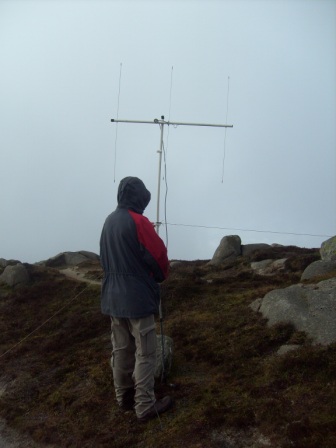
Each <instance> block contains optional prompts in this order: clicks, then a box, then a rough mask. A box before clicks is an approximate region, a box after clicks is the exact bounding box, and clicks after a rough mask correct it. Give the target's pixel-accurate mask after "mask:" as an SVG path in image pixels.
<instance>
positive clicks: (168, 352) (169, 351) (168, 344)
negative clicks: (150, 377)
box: [154, 334, 173, 380]
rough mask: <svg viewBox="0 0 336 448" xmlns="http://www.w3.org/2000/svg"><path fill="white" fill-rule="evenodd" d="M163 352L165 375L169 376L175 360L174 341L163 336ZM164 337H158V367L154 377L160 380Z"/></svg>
mask: <svg viewBox="0 0 336 448" xmlns="http://www.w3.org/2000/svg"><path fill="white" fill-rule="evenodd" d="M163 350H164V368H165V374H166V375H168V374H169V372H170V369H171V365H172V360H173V340H172V338H170V337H169V336H165V335H163ZM162 370H163V365H162V336H161V335H159V334H158V335H157V336H156V367H155V373H154V377H155V379H156V380H160V379H161V377H162Z"/></svg>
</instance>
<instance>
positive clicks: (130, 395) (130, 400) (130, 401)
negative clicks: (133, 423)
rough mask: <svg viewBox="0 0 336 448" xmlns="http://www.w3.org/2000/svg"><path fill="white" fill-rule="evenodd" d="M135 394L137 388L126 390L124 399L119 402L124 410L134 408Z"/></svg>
mask: <svg viewBox="0 0 336 448" xmlns="http://www.w3.org/2000/svg"><path fill="white" fill-rule="evenodd" d="M134 395H135V390H134V389H133V388H132V389H127V390H126V392H125V393H124V395H123V397H122V401H121V403H120V404H119V406H120V409H121V410H122V411H125V412H127V411H132V410H133V408H134V404H135V402H134Z"/></svg>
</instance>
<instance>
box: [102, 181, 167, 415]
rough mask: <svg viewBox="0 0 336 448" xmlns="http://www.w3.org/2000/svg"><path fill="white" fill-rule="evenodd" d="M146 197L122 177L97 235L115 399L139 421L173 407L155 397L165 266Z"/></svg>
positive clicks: (139, 185) (141, 188)
mask: <svg viewBox="0 0 336 448" xmlns="http://www.w3.org/2000/svg"><path fill="white" fill-rule="evenodd" d="M150 199H151V195H150V192H149V191H148V190H147V188H146V187H145V185H144V183H143V182H142V180H140V179H139V178H137V177H125V178H124V179H122V180H121V182H120V184H119V188H118V195H117V201H118V205H117V208H116V210H115V211H114V212H112V213H111V214H110V215H109V216H108V217H107V218H106V220H105V223H104V226H103V229H102V233H101V237H100V261H101V265H102V268H103V271H104V277H103V281H102V290H101V310H102V313H103V314H107V315H109V316H111V332H112V335H111V339H112V358H111V366H112V371H113V381H114V389H115V394H116V399H117V402H118V404H119V406H120V408H121V409H122V410H125V411H127V410H131V409H133V408H134V410H135V413H136V416H137V418H138V420H139V421H141V422H146V421H148V420H150V419H151V418H153V417H156V416H157V415H158V414H160V413H162V412H165V411H166V410H168V409H169V408H170V407H171V406H172V399H171V397H169V396H166V397H164V398H162V399H161V400H157V399H156V397H155V393H154V371H155V366H156V331H155V315H156V314H158V310H159V303H160V288H159V283H161V282H162V281H163V280H165V279H166V278H167V276H168V268H169V262H168V257H167V249H166V247H165V245H164V243H163V241H162V240H161V238H160V237H159V236H158V234H157V233H156V232H155V229H154V226H153V224H152V223H151V222H150V221H149V220H148V219H147V218H146V217H145V216H143V212H144V210H145V208H146V207H147V205H148V204H149V202H150Z"/></svg>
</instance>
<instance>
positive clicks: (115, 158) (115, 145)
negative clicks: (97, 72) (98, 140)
mask: <svg viewBox="0 0 336 448" xmlns="http://www.w3.org/2000/svg"><path fill="white" fill-rule="evenodd" d="M121 69H122V62H120V72H119V90H118V105H117V120H118V118H119V100H120V87H121ZM117 140H118V122H117V123H116V133H115V141H114V167H113V181H114V183H115V174H116V165H117Z"/></svg>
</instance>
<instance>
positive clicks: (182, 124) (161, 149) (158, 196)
mask: <svg viewBox="0 0 336 448" xmlns="http://www.w3.org/2000/svg"><path fill="white" fill-rule="evenodd" d="M111 122H112V123H137V124H158V125H159V126H160V128H161V133H160V148H159V150H158V153H159V173H158V188H157V202H156V222H155V229H156V232H157V233H159V227H160V225H161V222H160V189H161V164H162V152H163V130H164V126H165V125H167V126H170V125H172V126H204V127H212V128H233V125H232V124H212V123H186V122H177V121H165V119H164V116H163V115H161V118H160V119H157V118H155V119H154V120H153V121H145V120H119V118H117V119H114V118H112V119H111Z"/></svg>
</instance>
